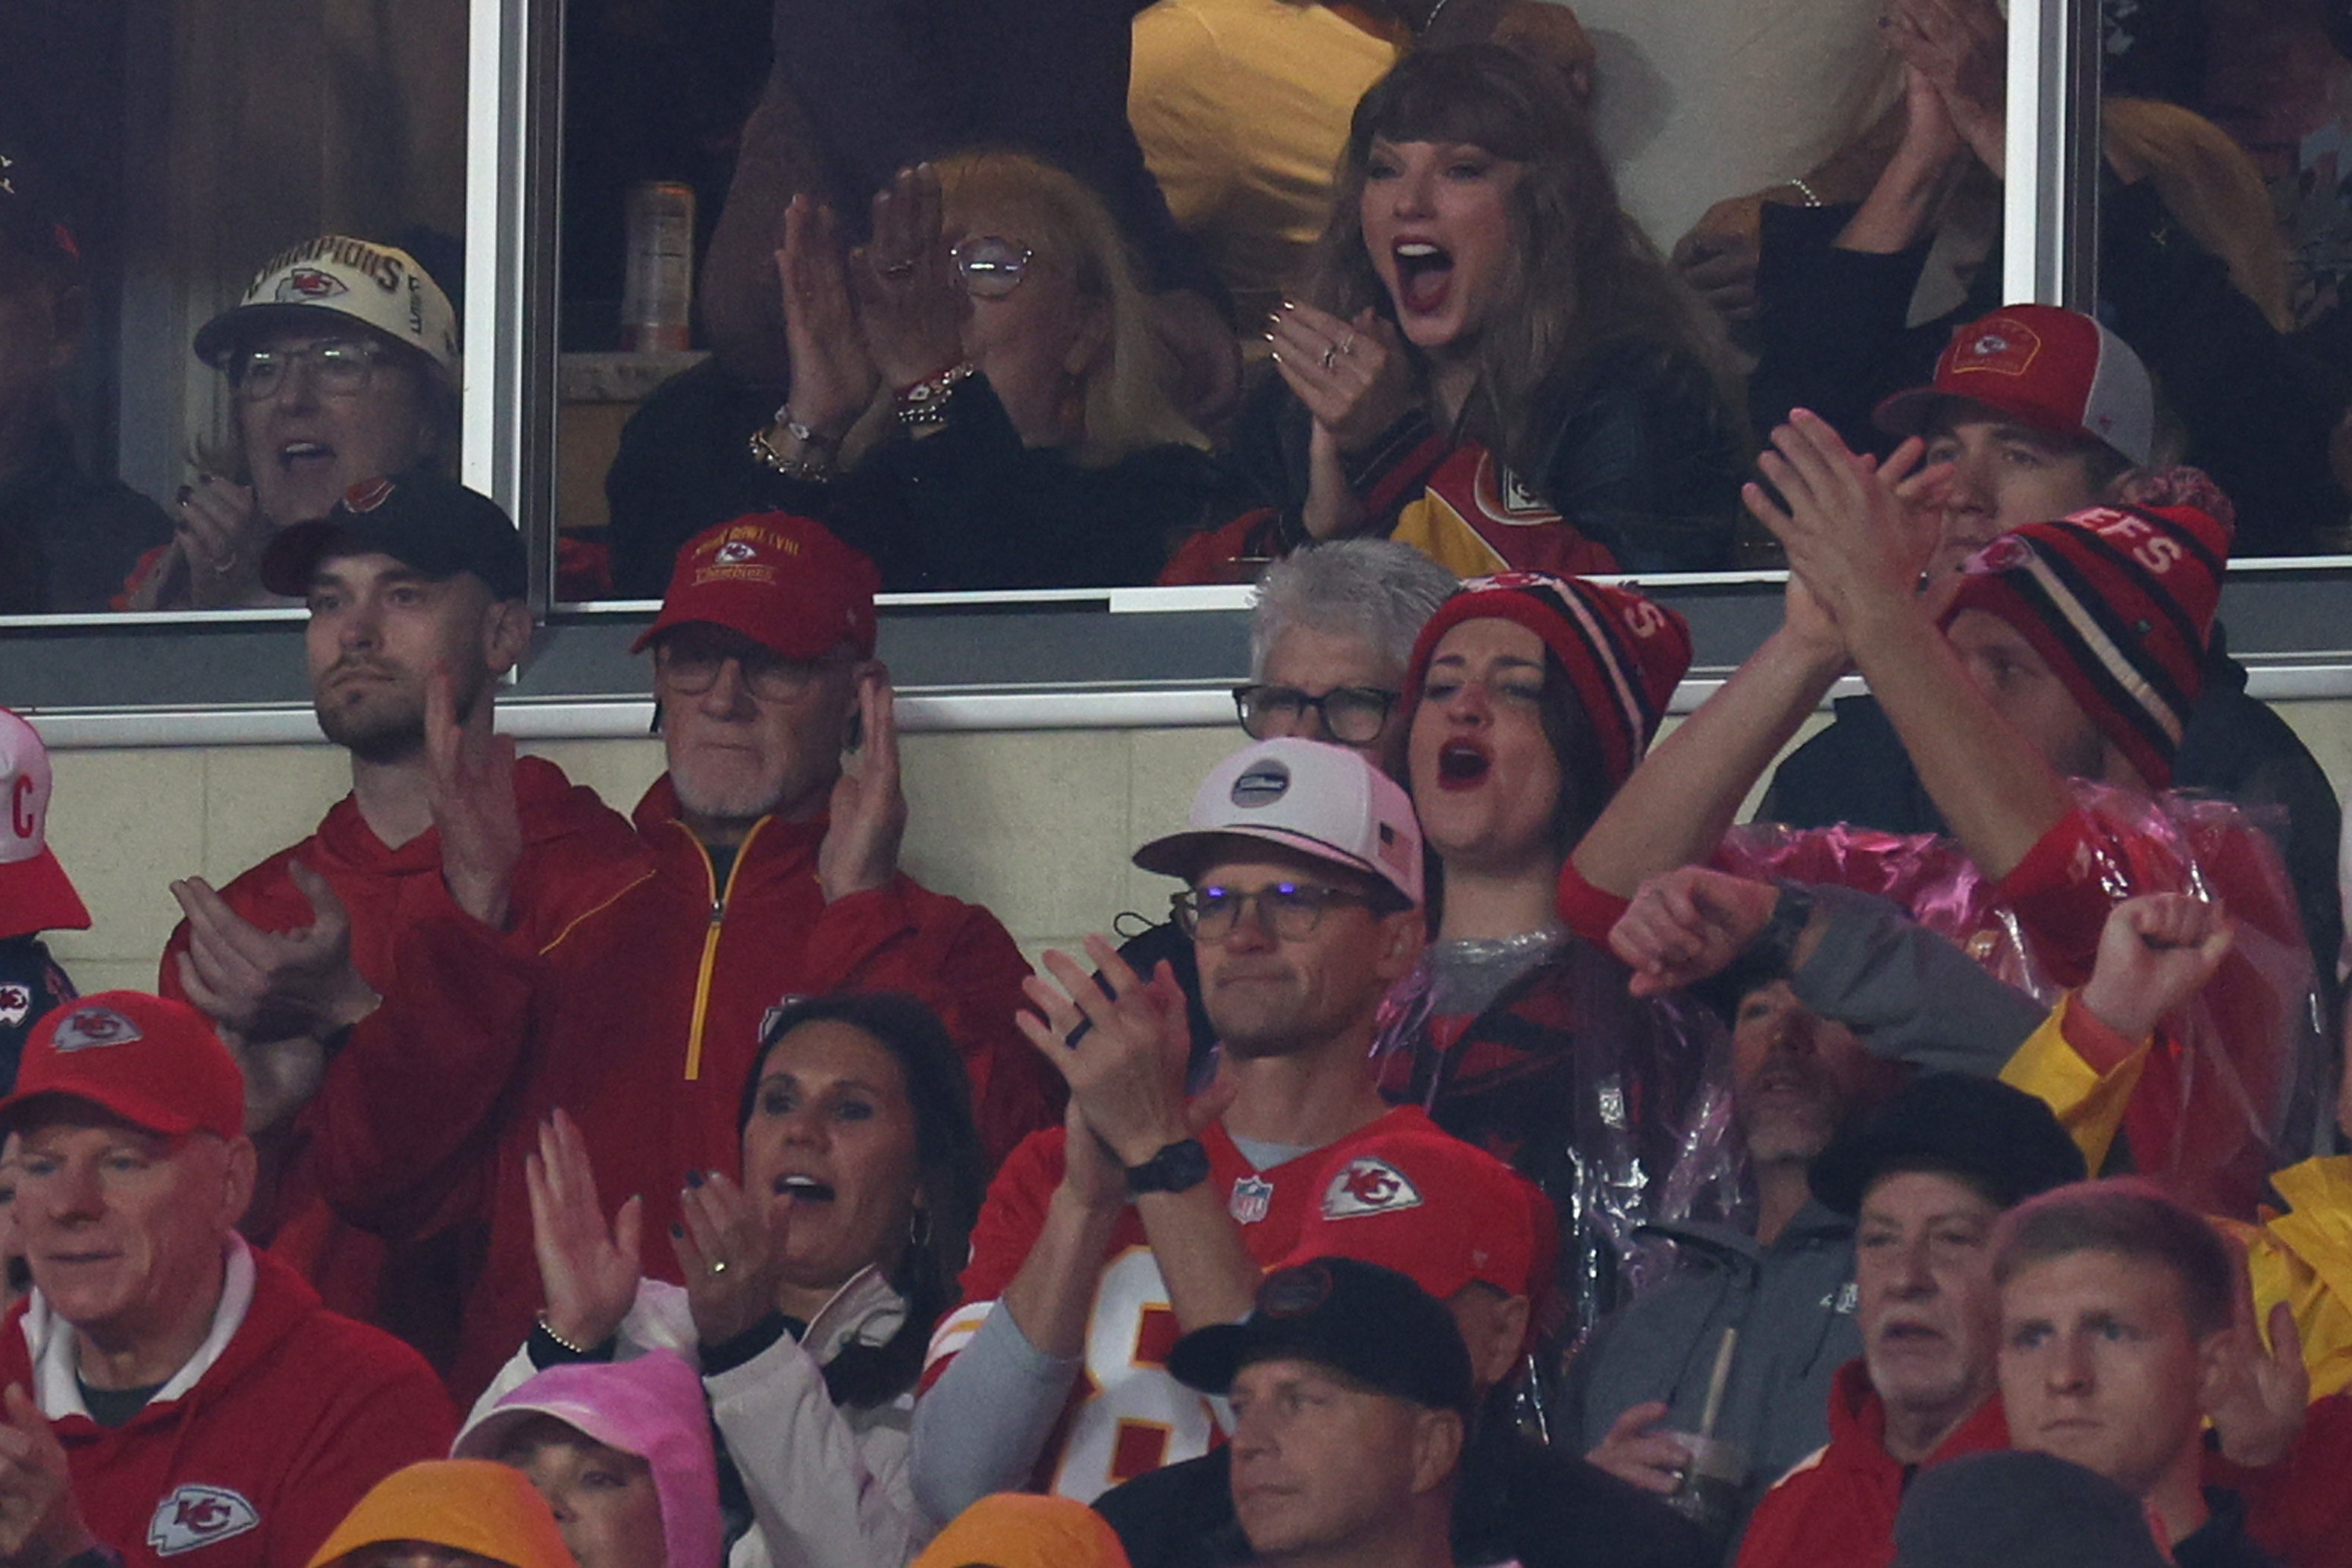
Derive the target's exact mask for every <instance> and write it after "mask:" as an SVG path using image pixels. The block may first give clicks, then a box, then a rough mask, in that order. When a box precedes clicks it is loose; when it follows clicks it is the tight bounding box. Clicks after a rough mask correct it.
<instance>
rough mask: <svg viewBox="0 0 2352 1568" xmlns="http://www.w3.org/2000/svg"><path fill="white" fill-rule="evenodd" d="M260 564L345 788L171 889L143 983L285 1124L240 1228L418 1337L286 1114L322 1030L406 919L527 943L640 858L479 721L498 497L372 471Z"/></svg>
mask: <svg viewBox="0 0 2352 1568" xmlns="http://www.w3.org/2000/svg"><path fill="white" fill-rule="evenodd" d="M263 574H264V578H265V581H266V583H267V584H268V587H269V588H270V590H271V592H273V593H278V594H283V595H303V596H305V597H307V598H308V600H309V603H310V626H309V629H308V631H307V632H306V634H305V638H304V647H305V649H306V652H307V656H308V659H309V664H310V690H311V702H312V706H313V707H314V708H315V709H316V710H317V713H318V717H319V727H320V729H321V730H323V731H325V732H326V735H327V738H328V739H329V740H331V741H333V742H335V743H336V744H338V745H340V746H341V747H342V748H343V749H344V750H345V751H347V752H350V753H351V759H352V793H351V794H350V795H346V796H345V797H344V798H343V799H342V800H341V801H340V802H338V803H337V804H336V805H335V806H334V808H333V809H332V810H331V811H329V812H328V814H327V816H326V818H325V820H324V821H322V822H321V823H320V825H319V828H318V831H317V832H315V833H314V834H312V835H311V837H309V838H307V839H305V840H304V841H303V842H301V843H300V844H298V845H295V846H294V847H291V848H289V849H286V850H283V851H280V852H279V853H278V854H277V855H273V856H271V857H270V858H268V859H267V860H265V861H263V862H262V863H261V864H260V865H258V866H256V867H254V868H252V869H251V870H248V871H247V872H245V873H244V874H243V875H242V876H240V877H238V878H237V879H236V880H235V881H233V882H230V883H229V884H228V885H227V886H226V887H225V888H222V889H217V890H215V889H214V888H213V887H212V885H211V884H210V883H209V882H207V881H206V880H205V879H203V878H200V877H190V878H188V879H184V880H183V881H179V882H175V883H173V888H172V891H173V897H174V898H176V899H178V900H179V901H180V907H181V909H182V910H183V911H184V913H185V915H186V917H187V918H186V919H185V920H184V921H183V922H182V923H181V925H180V926H179V928H178V929H177V930H176V931H173V933H172V940H171V943H170V946H169V947H168V948H167V949H166V950H165V952H164V956H163V969H162V973H161V976H160V984H159V985H158V989H159V990H161V991H162V992H163V994H166V995H169V996H173V997H174V998H177V999H182V1000H185V1001H188V1002H191V1003H194V1005H197V1006H198V1007H200V1008H202V1009H203V1010H204V1011H205V1013H206V1014H207V1015H208V1016H210V1017H211V1018H212V1019H213V1022H214V1024H215V1026H217V1027H218V1028H219V1029H220V1030H221V1031H222V1034H223V1037H224V1038H226V1039H227V1040H228V1041H229V1042H230V1043H231V1045H232V1047H233V1048H235V1049H236V1052H237V1055H238V1058H239V1060H240V1064H241V1065H242V1066H243V1067H244V1068H245V1072H246V1079H247V1117H248V1121H249V1123H250V1125H251V1127H252V1129H253V1130H254V1131H256V1132H257V1133H263V1132H266V1131H268V1129H270V1128H272V1127H278V1128H280V1130H281V1132H282V1136H280V1137H278V1138H275V1139H273V1138H268V1137H265V1138H263V1139H262V1142H263V1145H264V1150H265V1160H266V1162H267V1163H266V1167H265V1172H264V1176H265V1184H264V1186H263V1189H262V1195H261V1197H260V1198H259V1199H258V1200H257V1204H256V1207H255V1210H254V1212H253V1214H252V1215H249V1216H248V1218H247V1230H248V1233H250V1234H255V1235H257V1236H258V1237H261V1238H263V1239H268V1238H269V1237H272V1236H273V1235H278V1234H280V1233H284V1239H285V1241H286V1243H287V1244H288V1245H289V1246H290V1247H293V1248H294V1249H295V1252H296V1256H295V1257H294V1258H293V1261H295V1262H297V1264H298V1266H299V1267H303V1268H305V1271H306V1272H308V1273H310V1276H311V1279H312V1282H313V1283H314V1284H317V1285H319V1286H320V1289H321V1293H322V1294H323V1295H324V1296H326V1297H327V1299H328V1305H330V1306H331V1307H333V1308H335V1309H336V1310H340V1311H343V1312H346V1313H348V1314H350V1315H352V1316H354V1317H360V1318H363V1319H370V1320H373V1321H383V1322H384V1323H385V1324H386V1326H396V1327H398V1328H400V1329H401V1330H403V1331H405V1332H408V1333H409V1334H410V1335H411V1337H413V1338H418V1339H424V1338H425V1337H426V1336H425V1331H424V1330H423V1329H422V1328H420V1327H418V1326H417V1322H418V1320H417V1319H416V1318H415V1317H413V1316H412V1315H410V1313H409V1312H408V1311H407V1310H396V1309H394V1307H393V1306H392V1305H390V1304H389V1303H380V1302H379V1301H378V1300H377V1294H376V1287H377V1280H376V1278H375V1277H376V1273H377V1252H376V1249H375V1247H373V1244H372V1243H362V1241H361V1240H360V1238H359V1237H357V1236H356V1235H355V1234H353V1233H350V1232H341V1231H339V1230H338V1229H337V1227H335V1226H333V1224H332V1222H331V1221H330V1220H328V1218H327V1217H326V1214H325V1210H324V1207H323V1205H320V1204H319V1203H318V1202H317V1201H316V1199H315V1197H314V1196H313V1195H312V1194H311V1191H310V1183H309V1181H308V1179H307V1175H306V1174H305V1173H303V1172H302V1171H301V1170H300V1169H299V1160H300V1156H301V1152H302V1144H301V1141H300V1139H299V1136H298V1135H296V1134H295V1133H293V1132H292V1131H290V1130H289V1129H286V1128H285V1126H284V1124H285V1123H287V1122H288V1121H289V1120H290V1118H291V1116H292V1114H293V1112H294V1111H295V1110H299V1108H300V1106H301V1105H302V1104H303V1103H304V1102H305V1101H306V1100H308V1099H309V1098H310V1094H311V1092H312V1091H313V1090H314V1089H316V1088H317V1085H318V1080H319V1076H320V1071H321V1069H322V1068H323V1064H324V1057H325V1048H324V1042H327V1041H329V1040H331V1039H333V1038H335V1037H338V1036H339V1035H340V1034H341V1032H342V1031H343V1030H346V1029H348V1028H350V1027H351V1026H352V1025H353V1024H355V1023H357V1022H358V1021H359V1020H360V1019H361V1018H362V1017H365V1016H367V1015H368V1014H369V1013H370V1012H372V1011H373V1009H374V1007H375V1006H376V1005H377V1000H378V997H379V994H381V993H383V991H384V990H385V989H386V988H388V987H389V986H390V985H392V984H394V974H393V964H392V954H393V951H394V942H395V940H396V939H397V937H398V936H399V934H400V932H401V931H402V930H403V929H404V928H405V927H406V926H408V925H410V924H412V923H414V922H415V921H417V920H420V919H423V918H425V917H426V916H429V915H436V914H442V913H449V912H456V913H458V914H461V915H462V916H464V917H465V918H467V919H470V920H472V921H478V922H480V923H482V924H484V925H487V926H489V927H492V928H494V929H496V930H499V931H504V932H506V933H508V936H507V940H509V941H511V942H516V943H519V944H529V948H530V951H532V952H536V951H537V950H538V949H539V948H540V947H541V946H543V945H544V944H545V943H546V942H548V941H549V940H551V938H552V937H553V935H554V934H555V932H557V931H561V930H562V928H563V927H564V926H565V925H567V924H569V923H570V922H571V921H572V920H573V919H574V918H576V917H577V916H578V915H580V914H581V913H583V912H584V911H585V910H589V909H592V908H593V907H595V906H596V905H597V904H599V903H601V902H603V901H604V900H605V899H606V898H608V897H610V896H611V894H612V893H613V892H614V891H617V890H618V889H619V887H620V886H622V885H624V883H625V880H626V879H627V878H629V877H632V876H634V875H635V874H636V871H637V869H638V868H637V866H636V863H635V837H634V836H633V835H632V834H631V833H630V831H629V827H628V824H627V823H626V822H625V820H624V819H623V818H622V817H620V816H618V815H617V814H615V813H614V812H613V811H611V810H609V809H607V808H606V807H605V806H604V805H603V803H601V802H600V801H598V800H597V799H596V796H595V795H594V794H593V792H592V791H590V790H587V789H585V788H580V787H576V786H574V785H572V784H571V782H570V781H569V780H567V779H565V778H564V776H563V774H562V771H561V770H559V769H558V768H556V767H555V766H554V764H552V763H547V762H543V761H541V760H539V759H536V758H527V759H522V760H520V761H518V760H517V759H516V757H515V755H514V747H513V743H512V742H509V741H503V740H501V739H499V737H497V736H496V735H495V734H494V733H493V731H492V707H493V703H492V692H493V690H494V689H495V687H496V685H497V683H498V681H499V678H500V677H502V676H503V675H505V674H506V672H507V671H508V670H509V669H511V668H513V667H514V665H515V663H516V661H517V660H518V659H519V658H521V656H522V653H523V650H524V648H525V647H526V646H527V644H528V643H529V641H530V609H529V607H528V606H527V605H526V604H525V603H524V598H523V595H524V589H525V569H524V557H523V548H522V542H521V538H520V535H519V534H517V532H516V531H515V528H514V525H513V523H512V522H510V521H509V520H508V518H507V516H506V513H505V512H503V511H502V510H499V507H498V505H497V503H496V502H494V501H492V500H489V499H488V498H487V497H485V496H481V495H478V494H477V493H475V492H474V491H472V490H469V489H466V488H464V487H463V486H461V485H459V484H457V482H456V481H455V480H453V479H444V478H442V477H441V476H439V475H436V474H425V473H417V474H408V475H404V476H402V477H401V478H400V479H397V480H393V479H375V480H371V481H370V482H368V483H366V484H362V485H359V486H355V487H354V488H353V489H352V490H351V491H350V492H349V493H347V494H346V495H345V496H344V497H343V499H342V500H341V501H339V502H338V503H337V504H336V506H335V508H334V509H333V510H331V512H329V513H328V515H327V516H326V517H325V518H324V519H321V520H320V521H316V522H309V523H300V524H297V525H296V526H294V527H292V528H289V529H287V530H285V531H282V532H280V533H279V534H278V536H277V537H276V538H275V539H274V540H273V541H272V542H271V544H270V547H269V551H268V555H267V557H266V558H265V560H264V563H263ZM289 1165H290V1166H295V1167H296V1168H295V1169H293V1170H291V1171H289ZM273 1172H274V1173H277V1174H278V1176H279V1177H280V1178H281V1179H280V1180H279V1181H278V1182H277V1183H275V1184H271V1183H270V1182H269V1181H268V1177H269V1176H270V1175H271V1174H272V1173H273ZM287 1226H292V1227H293V1228H292V1230H291V1231H290V1232H286V1230H285V1227H287ZM400 1272H401V1273H403V1274H404V1275H405V1276H407V1277H408V1278H410V1279H412V1280H413V1281H415V1282H416V1283H420V1284H426V1285H430V1284H431V1283H432V1282H433V1281H434V1280H435V1279H436V1271H432V1270H424V1271H418V1270H402V1271H400ZM437 1274H438V1275H439V1276H446V1270H442V1271H437ZM441 1289H445V1290H446V1289H447V1285H446V1278H444V1279H443V1281H442V1284H441ZM418 1309H419V1310H431V1304H430V1303H419V1304H418ZM426 1348H427V1349H428V1353H430V1352H431V1351H432V1350H433V1349H436V1348H439V1347H437V1346H433V1345H430V1344H428V1345H427V1346H426Z"/></svg>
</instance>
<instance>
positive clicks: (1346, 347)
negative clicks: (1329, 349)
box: [1339, 332, 1356, 354]
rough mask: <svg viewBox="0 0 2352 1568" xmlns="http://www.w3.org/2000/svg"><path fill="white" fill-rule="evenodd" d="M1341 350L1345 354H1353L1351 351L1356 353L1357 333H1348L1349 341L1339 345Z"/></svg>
mask: <svg viewBox="0 0 2352 1568" xmlns="http://www.w3.org/2000/svg"><path fill="white" fill-rule="evenodd" d="M1339 352H1340V353H1343V354H1351V353H1355V352H1356V334H1355V333H1353V332H1349V334H1348V341H1347V342H1344V343H1341V344H1340V345H1339Z"/></svg>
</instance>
